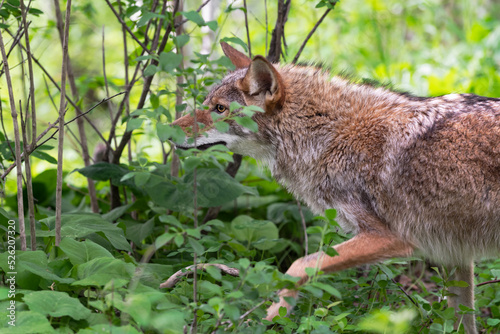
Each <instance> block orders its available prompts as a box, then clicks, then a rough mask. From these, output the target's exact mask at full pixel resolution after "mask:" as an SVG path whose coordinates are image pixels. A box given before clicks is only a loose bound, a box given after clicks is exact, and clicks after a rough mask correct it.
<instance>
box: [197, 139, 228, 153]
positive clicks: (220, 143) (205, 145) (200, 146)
mask: <svg viewBox="0 0 500 334" xmlns="http://www.w3.org/2000/svg"><path fill="white" fill-rule="evenodd" d="M215 145H224V146H226V145H227V144H226V142H225V141H217V142H215V143H209V144H203V145H198V146H197V148H198V149H200V150H202V151H204V150H206V149H207V148H209V147H212V146H215Z"/></svg>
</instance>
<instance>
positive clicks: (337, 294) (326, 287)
mask: <svg viewBox="0 0 500 334" xmlns="http://www.w3.org/2000/svg"><path fill="white" fill-rule="evenodd" d="M311 285H313V286H315V287H317V288H319V289H321V290H323V291H326V292H328V293H329V294H331V295H332V296H334V297H337V298H338V299H341V298H342V295H341V294H340V292H339V290H337V289H335V288H334V287H333V286H331V285H330V284H325V283H321V282H313V283H311Z"/></svg>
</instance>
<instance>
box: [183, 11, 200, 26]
mask: <svg viewBox="0 0 500 334" xmlns="http://www.w3.org/2000/svg"><path fill="white" fill-rule="evenodd" d="M180 13H181V14H182V15H183V16H184V17H185V18H186V19H188V20H189V21H191V22H193V23H196V24H197V25H198V26H203V25H205V20H204V19H203V17H202V16H201V14H200V13H198V12H197V11H195V10H191V11H189V12H180Z"/></svg>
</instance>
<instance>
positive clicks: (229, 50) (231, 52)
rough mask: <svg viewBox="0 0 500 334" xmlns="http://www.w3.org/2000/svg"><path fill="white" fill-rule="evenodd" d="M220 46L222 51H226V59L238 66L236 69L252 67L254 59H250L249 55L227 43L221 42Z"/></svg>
mask: <svg viewBox="0 0 500 334" xmlns="http://www.w3.org/2000/svg"><path fill="white" fill-rule="evenodd" d="M220 46H222V51H224V54H225V55H226V57H228V58H229V60H230V61H231V63H233V65H234V66H236V69H238V68H246V67H248V66H250V63H251V62H252V59H250V58H249V57H248V56H247V55H245V54H244V53H241V52H239V51H238V50H236V49H235V48H233V47H232V46H231V45H229V44H227V43H226V42H220Z"/></svg>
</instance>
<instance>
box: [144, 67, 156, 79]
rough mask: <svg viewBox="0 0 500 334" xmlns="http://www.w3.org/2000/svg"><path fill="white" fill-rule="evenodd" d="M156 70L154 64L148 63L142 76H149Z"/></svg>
mask: <svg viewBox="0 0 500 334" xmlns="http://www.w3.org/2000/svg"><path fill="white" fill-rule="evenodd" d="M156 72H158V67H157V66H156V65H153V64H150V65H148V66H147V67H146V68H145V69H144V76H145V77H150V76H152V75H155V74H156Z"/></svg>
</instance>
